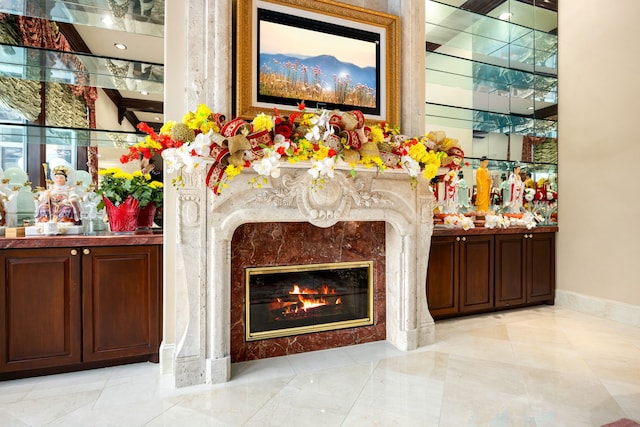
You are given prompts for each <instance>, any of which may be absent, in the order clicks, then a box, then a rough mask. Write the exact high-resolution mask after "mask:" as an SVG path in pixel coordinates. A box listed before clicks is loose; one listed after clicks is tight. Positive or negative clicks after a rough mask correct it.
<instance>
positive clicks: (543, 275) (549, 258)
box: [527, 233, 556, 303]
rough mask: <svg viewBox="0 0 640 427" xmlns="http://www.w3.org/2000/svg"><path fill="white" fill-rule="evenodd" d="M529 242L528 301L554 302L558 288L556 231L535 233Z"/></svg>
mask: <svg viewBox="0 0 640 427" xmlns="http://www.w3.org/2000/svg"><path fill="white" fill-rule="evenodd" d="M527 244H528V256H527V259H528V261H529V265H528V275H527V276H528V280H527V302H541V301H547V302H549V303H553V300H554V297H555V289H556V254H555V247H556V242H555V233H539V234H533V235H532V237H531V238H529V239H528V240H527Z"/></svg>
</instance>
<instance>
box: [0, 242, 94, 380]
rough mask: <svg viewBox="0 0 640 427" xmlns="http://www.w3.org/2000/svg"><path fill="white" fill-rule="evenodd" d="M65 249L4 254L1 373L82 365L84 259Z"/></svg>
mask: <svg viewBox="0 0 640 427" xmlns="http://www.w3.org/2000/svg"><path fill="white" fill-rule="evenodd" d="M75 251H76V253H75V254H72V250H71V249H68V248H64V249H57V248H56V249H16V250H4V251H1V252H0V260H1V262H0V275H1V277H2V278H3V279H4V286H3V289H2V292H0V308H1V312H2V316H1V317H0V355H1V359H0V372H9V371H22V370H28V369H36V368H42V367H49V366H63V365H70V364H75V363H80V362H81V361H82V353H81V352H82V346H81V343H82V340H81V339H82V321H81V310H80V292H81V291H80V257H79V256H78V255H77V252H78V251H77V250H75Z"/></svg>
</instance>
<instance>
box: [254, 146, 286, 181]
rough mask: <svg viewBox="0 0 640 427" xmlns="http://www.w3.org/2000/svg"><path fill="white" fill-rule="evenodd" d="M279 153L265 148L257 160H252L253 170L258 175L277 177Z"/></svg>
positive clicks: (278, 173)
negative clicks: (260, 157)
mask: <svg viewBox="0 0 640 427" xmlns="http://www.w3.org/2000/svg"><path fill="white" fill-rule="evenodd" d="M279 165H280V155H279V154H278V153H276V152H275V151H273V150H272V149H266V150H264V152H263V157H262V159H260V161H259V162H253V164H252V166H253V170H255V171H256V172H257V173H258V174H259V175H262V176H271V178H278V177H279V176H280V167H279Z"/></svg>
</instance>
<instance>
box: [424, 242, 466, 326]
mask: <svg viewBox="0 0 640 427" xmlns="http://www.w3.org/2000/svg"><path fill="white" fill-rule="evenodd" d="M457 259H458V244H457V242H456V240H455V237H432V238H431V249H430V251H429V267H428V270H427V304H428V305H429V311H430V312H431V316H433V317H434V318H438V317H443V316H446V315H450V314H455V313H457V312H458V262H457Z"/></svg>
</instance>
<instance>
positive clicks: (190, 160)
mask: <svg viewBox="0 0 640 427" xmlns="http://www.w3.org/2000/svg"><path fill="white" fill-rule="evenodd" d="M177 154H178V156H180V160H181V161H182V163H183V164H184V166H185V168H186V169H185V171H186V172H187V173H191V172H193V171H194V170H196V169H198V167H199V166H200V162H198V161H197V160H196V158H195V157H194V156H192V155H191V150H190V149H189V148H188V147H187V146H186V144H185V145H182V146H181V147H180V148H178V152H177Z"/></svg>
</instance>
